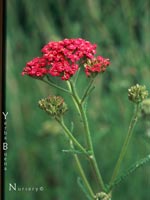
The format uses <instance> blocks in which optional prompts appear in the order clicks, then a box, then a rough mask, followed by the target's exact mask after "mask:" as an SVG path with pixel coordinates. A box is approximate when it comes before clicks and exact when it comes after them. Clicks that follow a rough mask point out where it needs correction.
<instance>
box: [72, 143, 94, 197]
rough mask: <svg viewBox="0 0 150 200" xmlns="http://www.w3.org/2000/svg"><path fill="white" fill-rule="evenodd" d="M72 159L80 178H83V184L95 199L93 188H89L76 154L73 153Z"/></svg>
mask: <svg viewBox="0 0 150 200" xmlns="http://www.w3.org/2000/svg"><path fill="white" fill-rule="evenodd" d="M71 148H72V149H74V147H73V145H71ZM74 159H75V162H76V165H77V168H78V171H79V174H80V176H81V178H82V180H83V183H84V185H85V187H86V189H87V191H88V193H89V195H90V197H91V198H92V199H93V200H94V199H95V195H94V192H93V190H92V188H91V186H90V184H89V182H88V180H87V178H86V175H85V173H84V170H83V168H82V165H81V163H80V160H79V158H78V156H77V154H74Z"/></svg>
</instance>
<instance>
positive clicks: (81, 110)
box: [68, 81, 105, 191]
mask: <svg viewBox="0 0 150 200" xmlns="http://www.w3.org/2000/svg"><path fill="white" fill-rule="evenodd" d="M92 82H93V81H92ZM92 82H91V84H90V86H91V85H92ZM68 84H69V89H71V91H70V92H71V93H72V97H73V100H74V102H75V105H76V107H77V110H78V111H79V113H80V116H81V118H82V121H83V125H84V130H85V138H86V143H87V148H88V152H91V154H90V155H89V161H90V163H91V166H92V169H93V171H94V173H95V175H96V179H97V182H98V184H99V188H100V190H102V191H105V185H104V182H103V179H102V176H101V173H100V170H99V168H98V165H97V161H96V158H95V154H94V149H93V144H92V139H91V133H90V130H89V125H88V120H87V116H86V112H85V110H84V107H83V104H82V102H81V99H80V98H79V96H78V94H77V91H76V88H75V86H74V84H73V83H72V82H71V81H68ZM87 90H89V87H88V89H87Z"/></svg>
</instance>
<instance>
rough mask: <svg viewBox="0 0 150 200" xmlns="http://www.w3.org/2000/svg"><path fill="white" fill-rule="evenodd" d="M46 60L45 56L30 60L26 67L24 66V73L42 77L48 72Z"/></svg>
mask: <svg viewBox="0 0 150 200" xmlns="http://www.w3.org/2000/svg"><path fill="white" fill-rule="evenodd" d="M46 65H47V63H46V60H45V59H44V58H42V57H41V58H40V57H37V58H34V59H33V60H31V61H29V62H28V63H27V64H26V67H25V68H24V70H23V72H22V75H25V74H27V75H29V76H34V77H42V76H44V75H45V74H47V72H48V71H47V69H46Z"/></svg>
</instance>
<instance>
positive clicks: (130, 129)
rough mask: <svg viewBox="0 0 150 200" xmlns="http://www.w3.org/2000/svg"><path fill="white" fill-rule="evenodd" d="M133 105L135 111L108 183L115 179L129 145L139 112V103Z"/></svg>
mask: <svg viewBox="0 0 150 200" xmlns="http://www.w3.org/2000/svg"><path fill="white" fill-rule="evenodd" d="M135 106H136V107H135V112H134V114H133V117H132V119H131V122H130V125H129V128H128V132H127V135H126V138H125V140H124V144H123V146H122V149H121V152H120V155H119V157H118V160H117V163H116V166H115V168H114V171H113V175H112V178H111V181H110V185H111V184H112V183H113V181H114V180H115V179H116V176H117V175H118V172H119V169H120V166H121V163H122V161H123V159H124V156H125V154H126V151H127V148H128V145H129V142H130V140H131V137H132V134H133V129H134V127H135V125H136V122H137V120H138V113H139V108H140V104H139V103H138V104H136V105H135Z"/></svg>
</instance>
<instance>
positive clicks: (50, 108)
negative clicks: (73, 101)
mask: <svg viewBox="0 0 150 200" xmlns="http://www.w3.org/2000/svg"><path fill="white" fill-rule="evenodd" d="M39 106H40V108H41V109H43V110H45V111H46V112H47V113H48V114H49V115H51V116H53V117H60V116H61V115H63V114H64V113H65V112H66V111H67V105H66V104H65V102H64V99H63V98H62V97H60V96H48V97H47V98H45V99H41V100H40V101H39Z"/></svg>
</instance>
